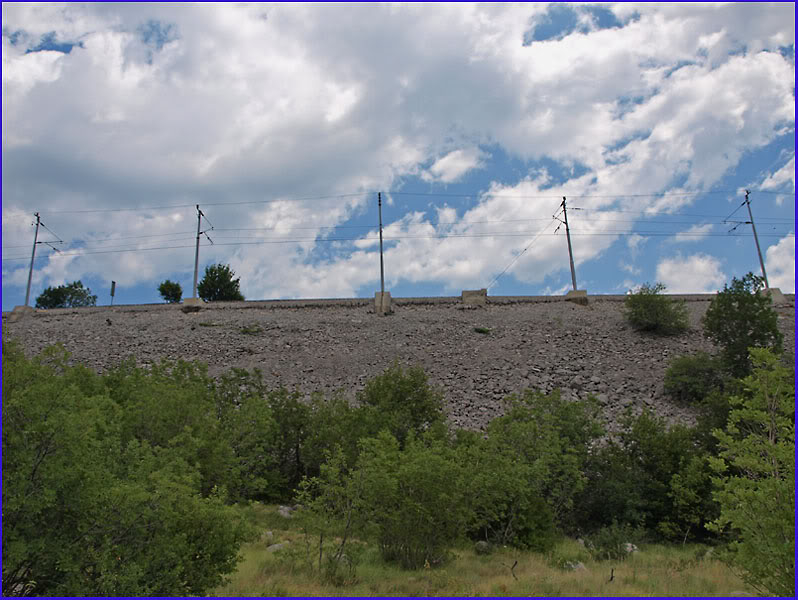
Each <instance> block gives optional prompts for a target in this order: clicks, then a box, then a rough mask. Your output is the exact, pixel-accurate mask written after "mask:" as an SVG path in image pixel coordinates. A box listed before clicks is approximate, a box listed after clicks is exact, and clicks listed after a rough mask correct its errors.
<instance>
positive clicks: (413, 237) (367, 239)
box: [2, 221, 795, 285]
mask: <svg viewBox="0 0 798 600" xmlns="http://www.w3.org/2000/svg"><path fill="white" fill-rule="evenodd" d="M549 224H551V221H550V223H549ZM543 231H545V227H544V230H543ZM543 231H540V232H538V233H537V234H536V237H535V240H536V239H538V238H539V237H541V236H543V235H548V236H554V235H556V234H555V233H548V234H547V233H544V232H543ZM531 233H533V232H509V233H484V234H479V233H476V234H438V235H406V236H389V237H384V238H383V239H384V240H386V241H392V242H394V241H403V240H439V239H449V238H454V239H462V238H475V239H479V238H483V239H489V238H493V237H528V236H529V235H530V234H531ZM571 235H578V236H582V237H591V236H605V237H606V236H631V235H642V236H643V237H677V236H690V237H726V238H728V237H753V234H750V233H740V234H725V233H707V234H702V233H693V234H689V233H680V232H677V233H673V232H650V233H649V232H642V233H641V232H637V231H629V232H616V233H579V232H574V231H573V230H572V231H571ZM760 237H770V238H783V237H795V234H794V233H788V234H777V233H774V234H760ZM225 239H228V238H225ZM255 239H257V238H255ZM378 241H379V238H377V237H365V238H364V237H360V238H312V237H308V238H294V239H261V240H258V241H253V242H226V243H221V244H219V243H217V244H215V245H216V246H258V245H265V244H298V243H304V242H318V243H330V242H375V243H376V242H378ZM533 241H534V240H533ZM183 248H193V245H184V246H157V247H154V248H131V249H121V250H120V249H117V250H111V249H107V250H94V251H92V252H69V251H67V252H61V254H60V256H78V257H80V256H91V255H94V254H120V253H125V252H150V251H153V250H178V249H183ZM527 248H528V247H527ZM524 252H526V249H525V250H524ZM519 256H520V255H519ZM27 259H28V257H24V256H23V257H13V258H3V259H2V261H3V262H6V261H14V260H27ZM508 268H509V267H508ZM505 271H506V270H505ZM505 271H502V273H500V275H499V276H501V275H503V274H504V272H505ZM492 284H493V282H492V283H491V285H492Z"/></svg>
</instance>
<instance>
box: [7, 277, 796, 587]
mask: <svg viewBox="0 0 798 600" xmlns="http://www.w3.org/2000/svg"><path fill="white" fill-rule="evenodd" d="M745 293H748V292H745ZM653 297H655V298H656V297H657V296H656V294H654V295H653ZM719 297H720V296H719ZM656 301H659V300H656ZM771 310H772V309H771ZM708 314H709V315H711V314H713V313H712V311H710V312H708ZM746 360H747V361H748V362H747V363H746V365H747V367H746V368H747V373H746V374H745V375H744V376H741V377H733V376H732V375H731V374H729V373H728V371H727V370H724V369H726V367H724V366H723V365H726V364H727V363H725V362H724V359H723V354H722V353H721V356H720V358H717V361H718V363H717V365H719V366H718V369H720V370H719V371H718V377H717V380H716V381H717V382H718V383H717V385H714V384H713V385H709V386H705V389H704V391H703V392H701V391H698V392H695V394H697V395H696V396H693V397H691V398H692V399H690V400H684V401H690V402H692V403H693V404H694V405H695V406H696V407H697V411H698V426H697V427H695V428H687V427H684V426H668V425H667V424H666V423H665V422H664V421H663V420H661V419H659V418H658V417H656V416H655V415H653V414H651V413H647V412H643V413H641V414H638V415H634V414H632V413H628V414H627V415H626V417H625V419H624V422H623V424H622V425H623V427H622V432H621V433H620V434H619V435H617V436H614V437H609V436H607V435H606V432H605V431H604V428H603V427H602V425H601V422H600V420H599V418H598V406H597V404H596V402H595V401H594V400H593V399H592V398H588V399H585V400H579V401H565V400H563V399H562V398H561V397H560V395H559V393H557V392H554V393H552V394H549V395H543V394H540V393H538V392H535V391H526V392H524V393H522V394H520V395H515V396H510V397H509V398H507V400H506V403H507V406H506V410H505V413H504V415H503V416H501V417H498V418H496V419H494V420H493V421H491V423H490V424H489V425H488V427H487V429H486V430H485V431H484V432H474V431H466V430H451V429H450V428H449V427H447V423H446V418H445V414H444V411H443V398H442V395H441V393H440V391H439V390H437V389H435V388H434V387H432V386H431V385H430V384H429V382H428V381H427V378H426V376H425V374H424V372H423V371H422V370H421V369H420V368H403V367H401V366H399V365H394V366H393V367H391V368H389V369H388V370H386V371H385V372H384V373H383V374H382V375H380V376H378V377H375V378H374V379H372V380H370V381H368V382H367V384H366V386H365V387H364V389H363V390H362V391H360V392H359V393H358V394H357V396H356V402H355V403H354V404H350V403H349V402H347V401H346V399H345V398H344V397H343V396H342V395H333V396H331V397H324V396H322V395H317V396H315V397H313V398H312V399H311V401H310V402H307V403H306V402H303V401H302V399H301V398H300V396H299V395H298V394H294V393H291V392H289V391H287V390H285V389H270V388H269V387H268V386H267V385H266V384H265V383H264V382H263V380H262V378H261V375H260V373H259V372H257V371H245V370H240V369H234V370H232V371H230V372H228V373H227V374H225V375H223V376H222V377H221V378H219V379H217V380H214V379H213V378H211V377H209V376H208V374H207V371H206V368H205V367H204V366H203V365H200V364H196V363H186V362H175V363H169V362H163V363H161V364H158V365H154V366H152V367H151V368H149V369H145V368H140V367H137V366H135V364H134V363H132V362H128V363H125V364H122V365H120V366H118V367H116V368H115V369H113V370H111V371H109V372H106V373H104V374H102V375H100V374H96V373H94V372H91V371H89V370H88V369H86V368H84V367H82V366H71V365H70V364H69V361H68V356H67V354H66V353H65V352H64V351H63V349H60V348H51V349H48V350H46V351H45V352H43V353H42V354H41V355H39V356H36V357H34V358H26V357H25V356H24V354H23V352H22V351H21V349H20V348H19V347H18V345H16V344H13V343H10V344H6V343H5V342H4V344H3V583H2V585H3V594H4V595H130V596H133V595H202V594H204V593H207V592H208V591H210V590H212V589H213V588H214V587H216V586H218V585H219V584H220V583H221V582H222V581H223V579H224V577H225V576H226V575H227V574H229V573H231V572H232V571H233V570H234V569H235V567H236V563H237V556H238V551H239V548H240V546H241V544H242V543H243V542H245V541H247V540H251V539H253V535H254V532H252V531H250V530H248V527H247V526H246V525H245V524H244V523H242V522H240V521H239V520H238V519H237V518H236V514H237V513H236V512H235V511H233V510H232V508H231V504H233V503H246V502H250V501H254V500H257V501H262V502H269V503H273V502H282V503H298V504H299V505H300V506H301V507H302V508H301V510H299V511H298V512H299V518H300V522H301V523H302V524H303V527H304V529H305V531H306V534H307V536H308V539H309V540H310V538H312V539H313V540H315V541H314V543H313V546H312V547H313V548H314V550H313V552H312V553H311V552H310V551H308V555H307V558H308V563H309V567H310V568H312V569H313V570H314V572H316V573H317V574H318V575H320V576H322V577H324V578H326V579H327V580H330V581H333V582H337V583H344V582H346V581H347V580H348V579H351V577H352V574H353V572H354V571H355V569H356V567H357V557H358V548H362V546H361V545H360V544H361V542H363V541H370V542H373V543H376V544H377V545H378V547H379V549H380V552H381V555H382V557H383V559H384V560H386V561H389V562H395V563H398V564H400V565H402V566H404V567H407V568H418V567H423V566H426V565H429V566H435V565H436V564H438V563H440V562H442V561H445V560H446V559H447V557H448V551H449V549H450V548H451V547H452V546H453V544H455V543H458V542H460V541H462V540H464V539H471V540H474V541H480V542H485V543H486V544H487V547H489V545H491V544H500V545H508V546H510V545H511V546H515V547H518V548H525V549H531V550H534V551H540V552H546V551H547V550H549V549H550V548H551V547H552V546H553V544H554V543H555V541H556V540H557V539H558V537H560V536H563V535H568V536H574V537H577V536H579V537H582V538H583V539H585V540H586V547H587V548H588V549H589V550H590V551H591V552H593V553H594V555H595V557H596V558H613V559H620V558H622V557H623V556H624V555H625V548H624V545H625V544H626V543H628V542H634V543H640V542H642V541H647V540H651V541H653V540H670V541H674V542H679V543H683V542H685V541H703V542H710V543H718V544H722V545H723V548H725V552H726V556H727V557H728V559H729V560H730V561H732V563H733V564H735V565H737V566H739V567H740V568H742V569H743V573H744V575H745V576H746V577H747V579H748V581H749V582H751V583H752V584H753V585H755V586H759V587H760V589H762V590H763V591H766V592H769V593H775V594H786V595H789V594H791V591H790V590H793V589H794V562H793V560H794V555H793V554H794V553H793V549H794V541H793V532H794V515H793V512H792V511H793V507H794V472H795V466H794V458H793V456H794V369H793V367H792V362H791V361H784V360H781V359H780V358H779V357H778V356H777V355H776V354H775V353H774V352H772V351H770V350H767V349H756V348H754V349H753V350H752V351H751V353H750V354H747V355H746ZM713 364H714V363H713ZM674 368H675V367H674ZM696 373H698V375H696ZM696 376H698V377H700V378H702V381H703V380H704V379H706V378H705V374H704V372H703V371H701V372H697V371H695V370H694V369H692V368H690V369H687V370H686V371H684V370H683V372H682V379H683V380H684V381H689V382H692V383H696V382H695V381H694V379H695V377H696ZM691 385H692V384H691ZM688 387H689V386H688ZM694 387H696V386H694ZM691 389H692V388H691ZM696 389H698V388H697V387H696ZM694 391H695V390H694ZM718 423H720V426H718ZM486 544H482V547H486ZM310 547H311V546H310V545H309V546H308V548H310Z"/></svg>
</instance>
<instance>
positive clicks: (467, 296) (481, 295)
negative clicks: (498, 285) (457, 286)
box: [460, 288, 488, 306]
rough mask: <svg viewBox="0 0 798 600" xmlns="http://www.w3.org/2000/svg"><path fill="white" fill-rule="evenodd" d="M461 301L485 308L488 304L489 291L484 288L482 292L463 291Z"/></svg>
mask: <svg viewBox="0 0 798 600" xmlns="http://www.w3.org/2000/svg"><path fill="white" fill-rule="evenodd" d="M460 300H461V301H462V303H463V304H474V305H476V306H485V304H487V303H488V290H487V288H482V289H481V290H463V293H462V294H460Z"/></svg>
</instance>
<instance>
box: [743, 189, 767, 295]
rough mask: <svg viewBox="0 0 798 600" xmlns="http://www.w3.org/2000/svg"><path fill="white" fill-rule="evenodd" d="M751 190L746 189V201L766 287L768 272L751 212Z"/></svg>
mask: <svg viewBox="0 0 798 600" xmlns="http://www.w3.org/2000/svg"><path fill="white" fill-rule="evenodd" d="M748 194H749V191H748V190H745V203H746V205H748V216H749V217H750V218H751V229H753V230H754V242H755V243H756V253H757V254H758V255H759V266H760V267H762V277H763V278H764V279H765V287H766V288H769V287H770V284H769V283H768V274H767V273H766V272H765V261H763V260H762V250H761V249H760V248H759V238H758V237H757V235H756V225H754V215H753V213H752V212H751V201H750V200H749V199H748Z"/></svg>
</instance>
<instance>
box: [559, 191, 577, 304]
mask: <svg viewBox="0 0 798 600" xmlns="http://www.w3.org/2000/svg"><path fill="white" fill-rule="evenodd" d="M561 206H562V214H563V217H564V219H565V237H566V238H567V239H568V259H569V260H570V261H571V283H572V284H573V286H574V291H576V269H574V251H573V249H572V248H571V230H570V229H569V227H568V210H567V209H566V207H565V196H563V197H562V204H561Z"/></svg>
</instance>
